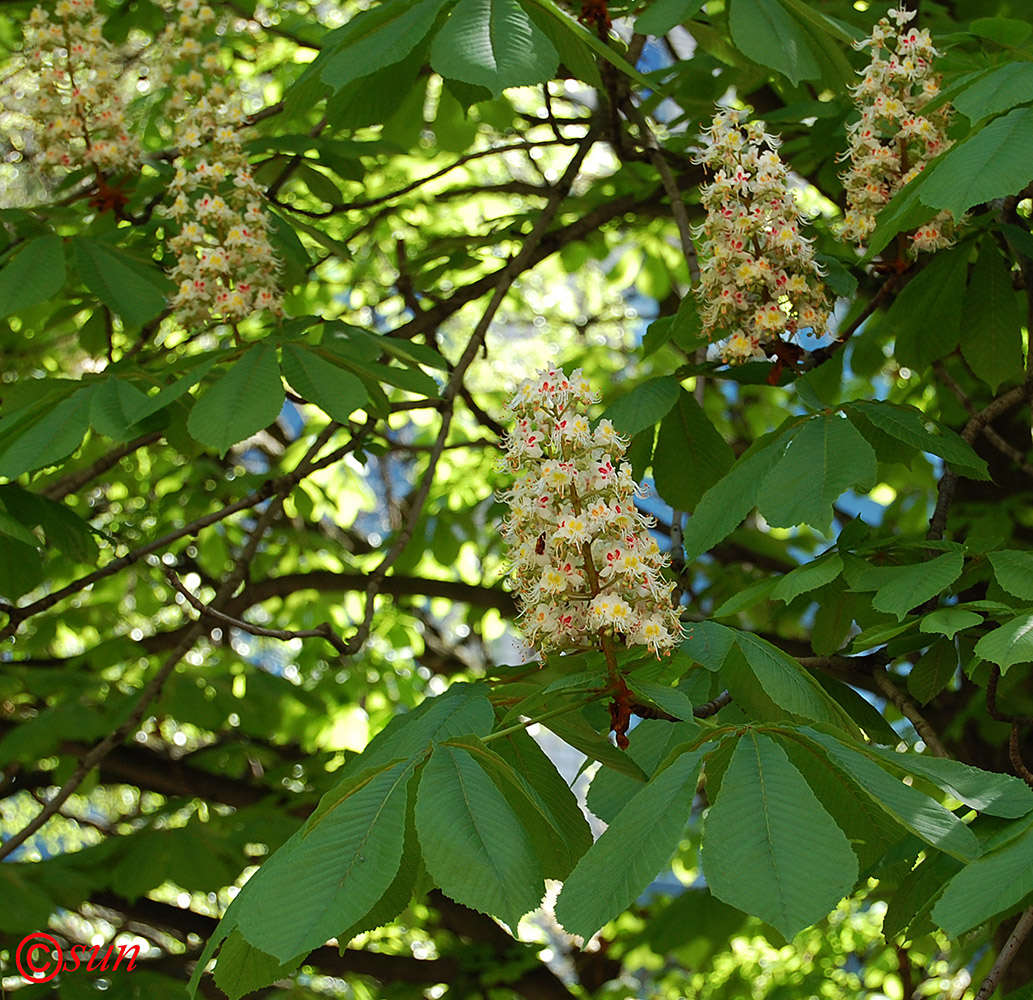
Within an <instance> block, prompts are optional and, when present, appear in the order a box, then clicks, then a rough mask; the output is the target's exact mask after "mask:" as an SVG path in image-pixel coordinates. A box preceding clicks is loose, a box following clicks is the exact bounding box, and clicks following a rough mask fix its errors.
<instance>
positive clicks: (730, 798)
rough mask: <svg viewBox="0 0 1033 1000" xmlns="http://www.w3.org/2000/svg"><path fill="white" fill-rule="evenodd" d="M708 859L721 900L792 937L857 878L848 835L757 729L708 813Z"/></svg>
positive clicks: (707, 871) (707, 872)
mask: <svg viewBox="0 0 1033 1000" xmlns="http://www.w3.org/2000/svg"><path fill="white" fill-rule="evenodd" d="M701 862H702V865H703V874H704V876H705V877H706V880H707V884H708V885H709V886H710V890H711V892H713V894H714V895H715V896H717V898H718V899H721V900H723V901H724V902H726V903H729V904H730V905H732V906H736V907H738V908H739V909H741V910H745V911H746V912H748V913H752V914H754V915H756V916H758V917H760V918H761V919H762V920H766V921H768V923H770V924H771V925H772V926H774V927H775V928H776V929H777V930H779V931H780V932H781V933H782V934H783V935H785V937H786V938H787V939H792V937H793V936H794V935H795V934H796V933H797V932H798V931H800V930H803V928H805V927H808V926H810V925H811V924H813V923H815V922H816V921H818V920H820V919H821V918H822V917H824V916H825V915H826V914H827V913H828V912H829V911H830V910H831V909H832V908H833V907H834V906H835V905H836V903H837V902H839V900H840V899H841V898H842V897H843V896H845V895H847V894H848V893H849V892H850V891H851V890H852V889H853V886H854V883H855V881H856V879H857V857H856V856H855V855H854V852H853V851H852V850H851V849H850V844H849V842H848V840H847V838H846V835H845V834H844V833H843V831H842V830H840V828H839V827H838V826H837V825H836V824H835V822H834V821H833V819H832V817H831V816H830V815H829V814H828V813H827V812H826V811H825V809H824V807H823V806H822V805H821V803H820V802H819V801H818V799H817V798H816V797H815V795H814V793H813V792H812V791H811V789H810V787H809V786H808V785H807V782H806V781H805V780H804V779H803V776H802V775H801V774H800V772H799V771H797V770H796V768H795V767H794V766H793V765H792V764H791V763H790V761H789V758H788V757H787V756H786V753H785V751H784V750H783V749H782V748H781V747H780V746H779V745H778V744H777V743H775V742H774V741H773V740H771V739H770V738H769V737H767V736H764V735H763V734H761V733H756V732H747V733H745V734H744V735H743V736H742V737H741V738H740V739H739V741H738V744H737V745H736V747H735V752H734V753H733V754H732V759H731V762H730V763H729V765H728V769H727V771H726V772H725V776H724V778H723V780H722V782H721V791H720V793H719V794H718V796H717V801H716V802H714V803H713V804H712V805H711V807H710V811H709V812H708V813H707V815H706V818H705V821H704V829H703V847H702V851H701Z"/></svg>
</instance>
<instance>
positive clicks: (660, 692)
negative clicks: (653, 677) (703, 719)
mask: <svg viewBox="0 0 1033 1000" xmlns="http://www.w3.org/2000/svg"><path fill="white" fill-rule="evenodd" d="M628 687H629V688H631V692H632V694H635V695H637V696H638V697H640V698H643V699H645V700H646V701H647V702H652V704H654V705H656V706H657V708H662V709H663V710H664V711H665V712H667V713H668V714H669V715H673V716H674V717H675V718H676V719H681V720H682V721H683V722H691V721H692V718H693V716H692V708H693V706H692V702H691V700H690V699H689V698H688V696H687V695H685V694H684V693H683V692H681V691H679V690H678V689H677V688H673V687H668V686H667V685H666V684H655V683H653V682H652V681H643V680H633V679H632V678H630V677H629V678H628Z"/></svg>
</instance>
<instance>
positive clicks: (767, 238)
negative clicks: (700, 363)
mask: <svg viewBox="0 0 1033 1000" xmlns="http://www.w3.org/2000/svg"><path fill="white" fill-rule="evenodd" d="M752 111H753V109H752V108H749V107H746V108H742V109H737V108H720V109H718V111H717V113H716V114H715V115H714V118H713V120H712V122H711V124H710V125H709V126H708V127H707V128H705V129H703V130H702V132H701V139H702V142H701V145H700V148H699V150H698V152H697V154H696V156H695V157H694V159H695V162H697V163H701V164H703V166H704V169H705V170H706V171H707V172H708V173H709V174H710V175H711V178H712V179H711V181H710V182H709V183H708V184H704V185H703V186H702V187H701V188H700V198H701V201H702V204H703V207H704V208H705V209H706V213H707V214H706V219H705V221H704V222H703V224H702V226H701V227H700V228H699V230H698V234H699V235H700V236H702V237H703V243H702V247H701V254H700V257H701V262H700V283H699V285H698V286H697V295H698V297H699V302H700V317H701V319H702V322H703V329H704V331H705V332H706V333H707V335H708V336H709V337H710V339H711V340H721V341H722V343H721V347H720V350H721V356H722V358H723V360H724V361H726V362H730V363H738V362H743V361H747V360H749V359H750V358H753V357H761V358H763V357H765V356H766V355H765V351H764V345H765V344H771V343H775V342H777V341H779V340H781V339H782V338H783V337H785V336H793V335H795V334H796V333H798V332H800V331H802V330H806V329H810V330H811V331H812V332H813V333H814V334H815V335H816V336H820V335H821V334H822V333H823V332H824V330H825V325H826V323H827V321H828V316H829V302H828V299H827V296H826V292H825V285H824V282H823V281H822V275H823V271H822V268H821V266H820V265H819V263H818V262H817V261H816V260H815V259H814V251H813V248H812V246H811V240H810V239H809V238H808V237H806V236H805V235H804V234H803V223H804V219H803V217H802V214H801V212H800V210H799V207H798V205H797V202H796V199H795V198H794V197H793V193H792V191H791V190H790V188H789V186H788V170H787V168H786V165H785V164H784V163H783V162H782V159H781V157H780V156H779V154H778V149H779V146H780V145H781V140H780V139H779V138H778V136H775V135H772V134H770V133H769V132H768V131H767V130H766V129H765V127H764V123H763V122H762V121H757V120H749V116H750V114H752Z"/></svg>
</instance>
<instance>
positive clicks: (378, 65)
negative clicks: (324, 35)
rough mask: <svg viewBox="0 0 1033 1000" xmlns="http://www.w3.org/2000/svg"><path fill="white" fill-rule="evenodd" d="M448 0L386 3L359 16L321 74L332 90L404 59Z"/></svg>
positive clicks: (408, 0)
mask: <svg viewBox="0 0 1033 1000" xmlns="http://www.w3.org/2000/svg"><path fill="white" fill-rule="evenodd" d="M447 5H448V0H417V2H416V3H412V2H411V0H388V2H386V3H383V4H381V5H380V7H378V8H375V9H374V10H372V11H366V12H363V13H361V14H358V15H357V16H356V17H354V18H353V19H352V21H351V22H350V23H349V24H348V25H347V26H346V27H347V28H349V29H350V30H349V31H348V32H347V34H346V35H345V38H344V40H343V42H342V43H341V44H340V45H339V46H337V47H336V48H335V49H334V50H333V51H332V52H331V53H330V55H329V56H328V57H327V58H326V63H325V65H324V66H323V68H322V71H321V75H322V78H323V80H325V81H326V82H327V83H328V84H330V86H331V87H333V88H334V90H340V89H341V88H342V87H344V86H346V85H347V84H349V83H351V82H352V81H353V80H359V79H361V78H362V77H364V76H369V75H370V74H371V73H374V72H376V71H377V70H379V69H383V68H384V67H387V66H393V65H394V64H395V63H397V62H400V61H401V60H402V59H404V58H405V57H406V56H407V55H408V54H409V53H410V52H412V50H413V49H414V48H415V47H416V46H417V45H418V44H419V43H420V42H421V41H422V40H423V38H424V37H425V36H426V35H427V33H428V32H429V31H430V29H431V26H432V25H433V24H434V21H435V20H436V19H437V17H438V14H439V13H441V11H442V10H444V9H445V8H446V6H447Z"/></svg>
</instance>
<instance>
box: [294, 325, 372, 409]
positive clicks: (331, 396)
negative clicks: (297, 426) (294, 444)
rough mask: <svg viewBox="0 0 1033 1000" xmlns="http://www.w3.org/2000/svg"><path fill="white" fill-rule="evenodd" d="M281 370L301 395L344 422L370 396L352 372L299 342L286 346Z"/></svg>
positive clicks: (363, 404)
mask: <svg viewBox="0 0 1033 1000" xmlns="http://www.w3.org/2000/svg"><path fill="white" fill-rule="evenodd" d="M280 370H281V371H282V372H283V375H284V378H286V379H287V381H288V382H289V383H290V384H291V386H292V387H293V388H294V389H295V390H296V391H297V392H298V394H299V395H301V396H302V397H303V398H304V399H306V400H307V401H308V402H310V403H315V404H316V406H318V407H319V408H320V409H321V410H322V411H323V412H324V413H326V415H327V416H329V417H332V418H333V419H334V420H339V421H341V422H342V423H344V422H347V420H348V417H349V416H351V414H352V413H354V412H355V410H357V409H359V407H361V406H365V404H366V402H367V400H368V398H369V397H368V396H367V394H366V387H365V386H364V385H363V384H362V382H361V381H359V379H358V378H356V377H355V376H354V375H352V374H351V372H346V371H345V370H344V369H343V368H340V367H338V366H337V365H335V364H333V363H332V362H330V361H327V360H326V359H325V358H323V357H321V356H320V355H319V354H318V353H317V352H316V351H315V350H312V349H311V348H307V347H304V346H302V345H300V344H284V345H283V349H282V352H281V356H280Z"/></svg>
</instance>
